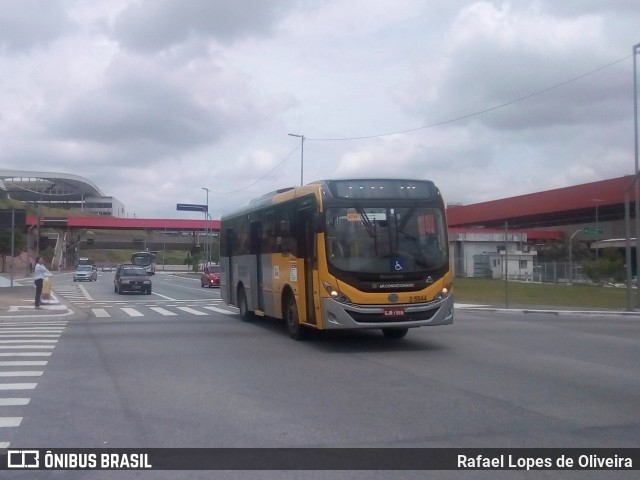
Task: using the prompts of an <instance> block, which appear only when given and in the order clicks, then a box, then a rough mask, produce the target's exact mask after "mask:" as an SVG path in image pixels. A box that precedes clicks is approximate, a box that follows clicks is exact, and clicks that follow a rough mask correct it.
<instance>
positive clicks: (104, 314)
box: [91, 308, 111, 318]
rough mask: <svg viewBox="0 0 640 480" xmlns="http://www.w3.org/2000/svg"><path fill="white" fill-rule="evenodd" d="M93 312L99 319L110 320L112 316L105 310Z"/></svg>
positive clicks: (96, 309)
mask: <svg viewBox="0 0 640 480" xmlns="http://www.w3.org/2000/svg"><path fill="white" fill-rule="evenodd" d="M91 311H92V312H93V314H94V315H95V316H96V317H98V318H108V317H110V316H111V315H109V313H108V312H107V311H106V310H105V309H104V308H93V309H91Z"/></svg>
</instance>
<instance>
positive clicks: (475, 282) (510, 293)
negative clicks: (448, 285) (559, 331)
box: [453, 278, 638, 310]
mask: <svg viewBox="0 0 640 480" xmlns="http://www.w3.org/2000/svg"><path fill="white" fill-rule="evenodd" d="M453 293H454V295H455V299H456V302H458V303H473V304H481V305H491V306H494V307H504V306H505V305H506V303H507V302H506V300H507V299H508V304H509V307H513V308H519V307H541V308H542V307H556V308H586V309H594V310H612V309H613V310H625V309H626V307H627V296H626V295H627V290H626V288H610V287H602V286H600V285H566V284H555V283H531V282H509V283H508V284H507V285H506V289H505V282H504V280H492V279H483V278H455V279H454V281H453ZM637 298H638V297H637V291H636V290H633V294H632V303H633V304H635V303H636V301H637Z"/></svg>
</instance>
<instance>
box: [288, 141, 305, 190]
mask: <svg viewBox="0 0 640 480" xmlns="http://www.w3.org/2000/svg"><path fill="white" fill-rule="evenodd" d="M289 136H290V137H298V138H299V139H300V186H302V185H304V173H303V172H304V140H305V137H304V135H296V134H295V133H290V134H289Z"/></svg>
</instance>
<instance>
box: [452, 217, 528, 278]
mask: <svg viewBox="0 0 640 480" xmlns="http://www.w3.org/2000/svg"><path fill="white" fill-rule="evenodd" d="M449 247H450V251H451V265H452V268H453V272H454V275H455V276H458V277H483V278H504V274H505V265H506V272H507V275H508V278H509V279H513V280H531V279H532V278H533V263H534V258H535V257H536V255H537V252H536V251H535V250H533V249H530V248H529V245H527V234H526V233H524V232H505V231H500V230H488V229H487V230H484V229H456V228H453V229H450V230H449Z"/></svg>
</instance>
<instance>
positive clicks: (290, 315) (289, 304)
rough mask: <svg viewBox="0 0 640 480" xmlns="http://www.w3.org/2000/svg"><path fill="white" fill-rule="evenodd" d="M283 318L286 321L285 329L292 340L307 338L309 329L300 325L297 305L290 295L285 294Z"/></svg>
mask: <svg viewBox="0 0 640 480" xmlns="http://www.w3.org/2000/svg"><path fill="white" fill-rule="evenodd" d="M283 313H284V320H285V322H287V331H288V332H289V336H290V337H291V338H293V339H294V340H304V339H306V338H307V336H308V333H309V330H307V328H306V327H304V326H303V325H300V321H299V318H298V306H297V305H296V300H295V298H293V296H292V295H289V296H287V301H286V302H285V306H284V312H283Z"/></svg>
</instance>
